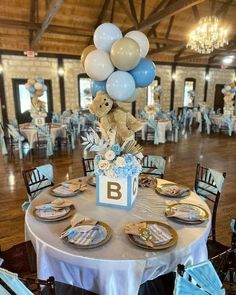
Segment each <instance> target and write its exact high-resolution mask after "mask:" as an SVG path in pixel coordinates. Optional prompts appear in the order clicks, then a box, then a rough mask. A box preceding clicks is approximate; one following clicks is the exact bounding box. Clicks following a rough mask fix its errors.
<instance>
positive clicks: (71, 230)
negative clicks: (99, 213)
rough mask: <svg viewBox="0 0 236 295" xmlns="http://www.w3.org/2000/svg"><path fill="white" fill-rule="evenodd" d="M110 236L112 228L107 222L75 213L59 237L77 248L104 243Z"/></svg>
mask: <svg viewBox="0 0 236 295" xmlns="http://www.w3.org/2000/svg"><path fill="white" fill-rule="evenodd" d="M111 236H112V229H111V227H110V226H109V225H108V224H106V223H104V222H102V221H98V220H94V219H91V218H88V217H82V216H79V215H78V214H75V215H74V216H73V218H72V219H71V220H70V225H69V226H68V227H67V228H65V230H64V231H63V232H62V233H61V235H60V239H62V240H63V242H65V243H66V244H67V245H70V246H73V247H75V248H78V249H92V248H97V247H99V246H102V245H104V244H106V243H107V242H108V241H109V240H110V238H111Z"/></svg>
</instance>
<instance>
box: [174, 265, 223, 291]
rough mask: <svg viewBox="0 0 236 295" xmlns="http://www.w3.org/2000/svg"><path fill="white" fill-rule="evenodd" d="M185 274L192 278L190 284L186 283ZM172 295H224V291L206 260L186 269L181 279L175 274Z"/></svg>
mask: <svg viewBox="0 0 236 295" xmlns="http://www.w3.org/2000/svg"><path fill="white" fill-rule="evenodd" d="M187 274H188V275H190V276H191V277H192V281H191V282H189V281H188V278H187ZM196 285H198V286H199V287H198V286H196ZM174 294H176V295H182V294H186V295H187V294H189V295H190V294H197V295H198V294H199V295H201V294H202V295H203V294H212V295H213V294H214V295H224V294H225V289H223V288H222V283H221V281H220V279H219V277H218V275H217V273H216V271H215V269H214V267H213V265H212V263H211V262H210V261H209V260H207V261H204V262H201V263H199V264H196V265H193V266H190V267H188V268H186V269H185V274H184V276H183V277H181V276H180V275H179V274H177V277H176V285H175V293H174Z"/></svg>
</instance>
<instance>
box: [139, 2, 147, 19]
mask: <svg viewBox="0 0 236 295" xmlns="http://www.w3.org/2000/svg"><path fill="white" fill-rule="evenodd" d="M145 7H146V0H142V1H141V8H140V18H139V22H142V21H143V20H144V18H145Z"/></svg>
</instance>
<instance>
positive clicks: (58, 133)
mask: <svg viewBox="0 0 236 295" xmlns="http://www.w3.org/2000/svg"><path fill="white" fill-rule="evenodd" d="M20 132H21V134H22V135H23V136H24V137H25V138H26V139H27V141H28V142H29V146H30V149H32V148H33V147H34V143H35V142H37V140H38V138H37V129H36V127H34V126H30V127H27V128H24V127H21V128H20ZM51 136H52V142H53V144H55V141H56V138H58V137H65V136H66V125H59V126H56V125H54V126H52V127H51Z"/></svg>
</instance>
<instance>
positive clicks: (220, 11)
mask: <svg viewBox="0 0 236 295" xmlns="http://www.w3.org/2000/svg"><path fill="white" fill-rule="evenodd" d="M232 2H233V0H228V2H225V3H224V4H222V5H221V7H220V8H219V9H218V10H217V11H216V16H217V17H219V18H224V17H225V15H226V13H227V12H228V9H229V6H230V4H231V3H232Z"/></svg>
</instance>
